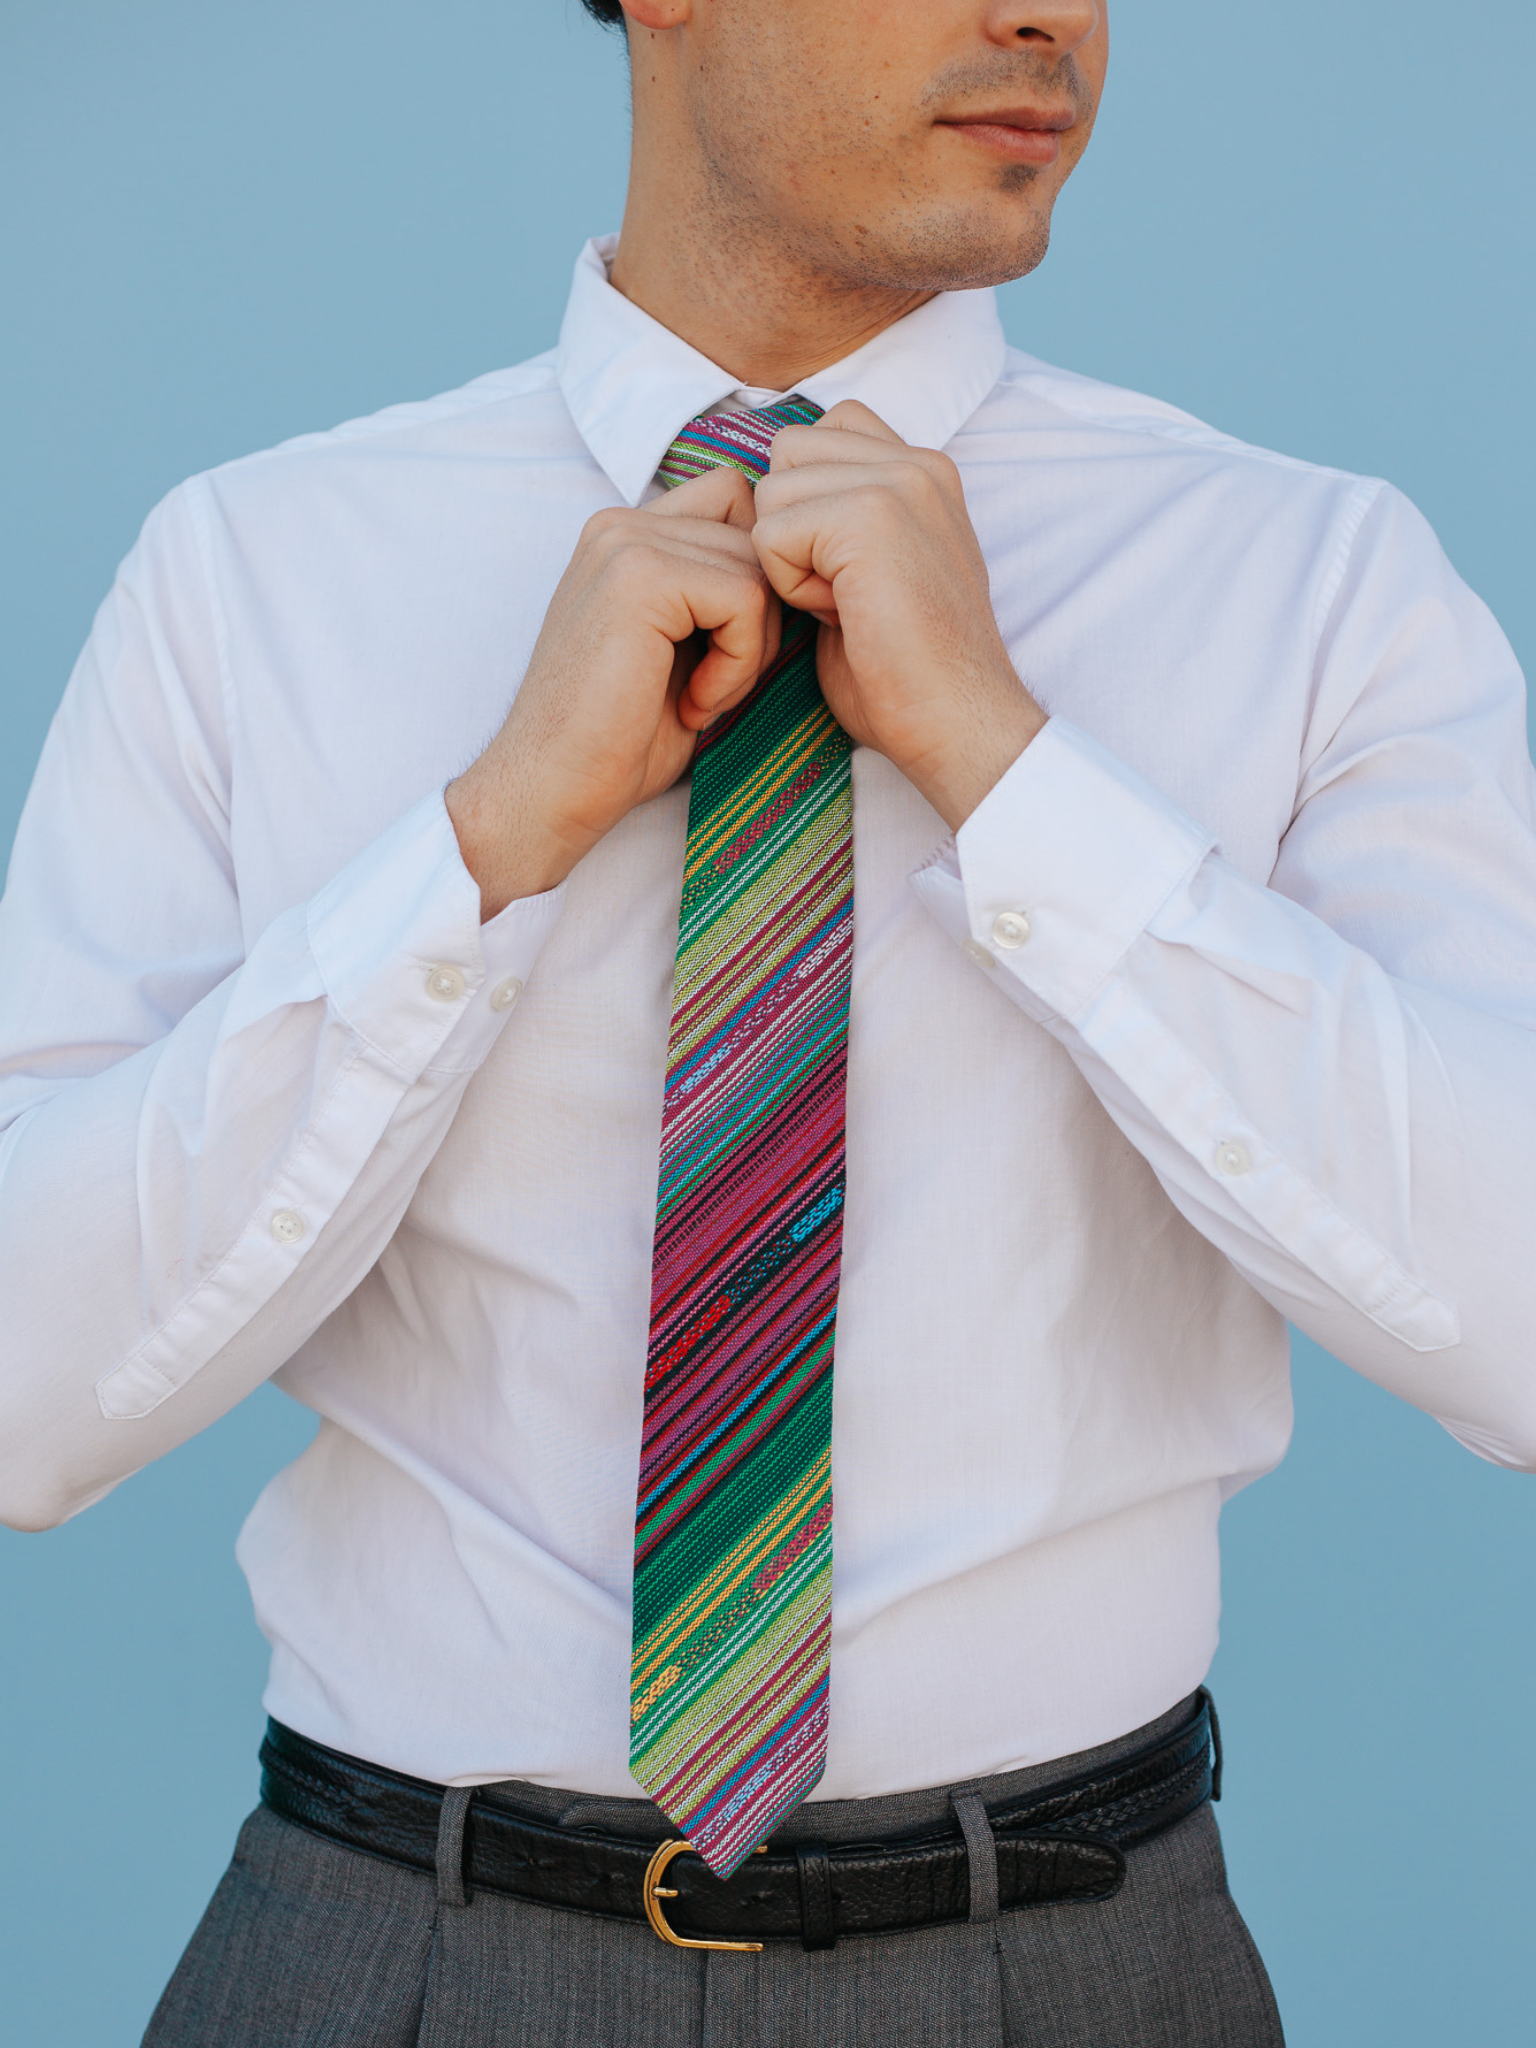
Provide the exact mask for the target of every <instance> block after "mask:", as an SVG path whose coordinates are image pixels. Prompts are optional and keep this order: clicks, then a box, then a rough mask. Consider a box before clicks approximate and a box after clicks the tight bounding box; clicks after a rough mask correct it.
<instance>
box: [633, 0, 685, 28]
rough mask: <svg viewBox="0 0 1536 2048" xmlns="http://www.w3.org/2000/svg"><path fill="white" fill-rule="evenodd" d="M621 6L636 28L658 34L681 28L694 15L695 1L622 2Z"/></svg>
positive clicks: (639, 0) (642, 0) (643, 0)
mask: <svg viewBox="0 0 1536 2048" xmlns="http://www.w3.org/2000/svg"><path fill="white" fill-rule="evenodd" d="M620 5H621V6H622V7H623V9H624V13H625V15H626V17H627V18H628V20H629V21H630V22H632V23H633V25H634V26H635V27H636V28H648V29H651V30H653V31H656V32H664V31H665V30H667V29H669V28H681V27H682V26H683V24H684V23H685V22H686V21H688V20H689V19H690V18H691V17H692V14H693V0H620Z"/></svg>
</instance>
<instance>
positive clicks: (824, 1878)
mask: <svg viewBox="0 0 1536 2048" xmlns="http://www.w3.org/2000/svg"><path fill="white" fill-rule="evenodd" d="M795 1862H796V1863H797V1864H798V1865H799V1867H800V1946H801V1947H802V1948H807V1949H817V1948H836V1947H837V1905H836V1901H835V1900H834V1899H833V1897H832V1865H831V1863H830V1862H829V1861H828V1860H827V1850H826V1844H825V1843H823V1842H797V1843H796V1844H795Z"/></svg>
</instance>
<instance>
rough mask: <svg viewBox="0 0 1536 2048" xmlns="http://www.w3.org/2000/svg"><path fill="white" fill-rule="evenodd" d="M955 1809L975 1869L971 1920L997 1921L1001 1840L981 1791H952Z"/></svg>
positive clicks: (972, 1867)
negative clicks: (995, 1833)
mask: <svg viewBox="0 0 1536 2048" xmlns="http://www.w3.org/2000/svg"><path fill="white" fill-rule="evenodd" d="M949 1801H950V1804H951V1806H953V1807H954V1809H955V1818H956V1820H958V1821H959V1823H960V1832H961V1833H962V1834H963V1835H964V1836H965V1853H966V1860H967V1861H968V1862H969V1864H970V1866H971V1915H970V1917H971V1919H972V1920H973V1921H977V1920H995V1919H996V1918H997V1837H996V1835H994V1834H993V1832H992V1823H991V1821H989V1820H988V1819H987V1809H986V1807H985V1806H984V1805H983V1804H982V1799H981V1794H980V1793H979V1792H951V1793H950V1795H949Z"/></svg>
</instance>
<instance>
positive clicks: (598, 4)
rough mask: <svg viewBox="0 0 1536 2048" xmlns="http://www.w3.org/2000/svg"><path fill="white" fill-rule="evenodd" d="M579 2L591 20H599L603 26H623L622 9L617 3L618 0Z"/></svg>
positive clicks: (586, 0) (584, 0) (587, 0)
mask: <svg viewBox="0 0 1536 2048" xmlns="http://www.w3.org/2000/svg"><path fill="white" fill-rule="evenodd" d="M581 4H582V6H583V7H585V8H586V10H587V12H588V14H590V15H591V16H592V18H593V20H594V21H600V22H601V23H602V24H603V27H604V28H622V27H623V26H624V10H623V8H622V7H621V6H620V5H619V0H581Z"/></svg>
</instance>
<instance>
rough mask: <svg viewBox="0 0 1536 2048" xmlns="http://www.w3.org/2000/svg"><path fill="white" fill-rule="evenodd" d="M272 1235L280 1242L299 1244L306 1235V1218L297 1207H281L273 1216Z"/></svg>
mask: <svg viewBox="0 0 1536 2048" xmlns="http://www.w3.org/2000/svg"><path fill="white" fill-rule="evenodd" d="M272 1235H273V1236H274V1237H275V1238H276V1239H277V1241H278V1243H279V1244H297V1243H298V1241H299V1239H300V1238H301V1237H302V1236H303V1235H304V1218H303V1217H302V1216H301V1215H300V1214H299V1212H298V1210H297V1209H279V1210H278V1212H277V1214H276V1215H275V1216H274V1217H273V1218H272Z"/></svg>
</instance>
